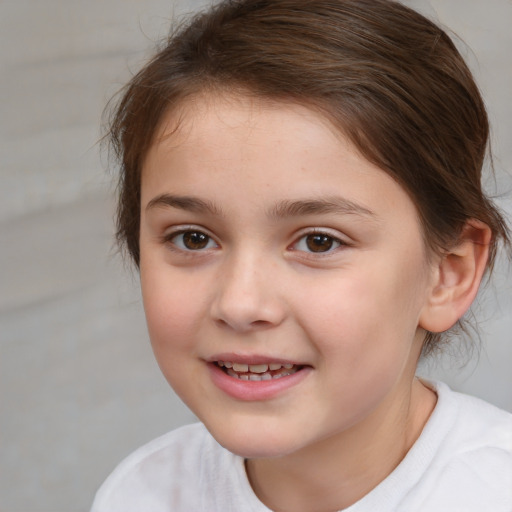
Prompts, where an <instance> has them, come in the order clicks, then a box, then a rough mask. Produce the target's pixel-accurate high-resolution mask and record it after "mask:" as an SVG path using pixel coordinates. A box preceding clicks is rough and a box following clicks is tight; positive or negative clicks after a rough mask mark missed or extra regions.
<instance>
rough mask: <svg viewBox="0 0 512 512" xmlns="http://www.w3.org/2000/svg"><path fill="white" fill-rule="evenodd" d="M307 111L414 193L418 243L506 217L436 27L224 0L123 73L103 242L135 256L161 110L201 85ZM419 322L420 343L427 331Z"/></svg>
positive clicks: (494, 225)
mask: <svg viewBox="0 0 512 512" xmlns="http://www.w3.org/2000/svg"><path fill="white" fill-rule="evenodd" d="M216 92H217V93H218V92H222V93H226V92H227V93H234V94H251V95H254V96H256V97H259V98H263V99H269V100H272V101H285V102H296V103H299V104H302V105H306V106H309V107H311V108H313V109H316V110H317V111H319V112H320V113H322V114H323V115H324V116H326V118H327V119H329V120H330V121H331V122H332V123H333V125H334V126H335V127H336V128H338V129H339V130H340V131H341V132H342V133H343V134H344V135H345V136H346V137H348V139H349V140H350V141H351V142H352V143H353V144H354V146H355V147H356V148H357V149H358V150H359V151H360V153H361V154H362V155H363V156H364V157H365V158H367V159H368V160H369V161H370V162H372V163H374V164H376V165H377V166H378V167H380V168H381V169H383V170H384V171H385V172H387V173H388V174H389V175H391V176H392V177H393V178H394V179H395V180H396V181H397V182H398V183H399V184H400V185H401V186H402V187H403V188H404V189H405V190H406V192H407V193H408V194H409V196H410V197H411V199H412V201H413V202H414V203H415V205H416V208H417V211H418V215H419V219H420V221H421V225H422V228H423V235H424V240H425V245H426V247H427V249H428V251H427V252H428V253H429V254H438V255H439V254H442V253H443V252H444V251H446V250H448V249H449V248H450V247H452V246H453V245H454V244H456V243H457V241H458V240H459V237H460V235H461V232H462V229H463V227H464V225H465V224H466V222H468V221H469V220H470V219H476V220H479V221H481V222H483V223H485V224H486V225H488V226H489V227H490V229H491V231H492V234H493V236H492V242H491V246H490V257H489V262H488V268H489V269H491V268H492V265H493V262H494V258H495V254H496V247H497V244H498V242H499V240H500V239H501V240H503V241H504V242H505V243H506V244H510V237H509V232H508V228H507V225H506V222H505V220H504V218H503V217H502V215H501V214H500V212H499V210H498V209H497V208H496V207H495V206H494V205H493V203H492V202H491V200H490V199H489V198H487V196H486V195H485V193H484V192H483V190H482V185H481V172H482V166H483V162H484V158H485V155H486V151H487V144H488V137H489V123H488V118H487V113H486V109H485V106H484V103H483V100H482V98H481V95H480V93H479V90H478V87H477V86H476V84H475V82H474V80H473V77H472V75H471V72H470V71H469V69H468V67H467V66H466V64H465V62H464V60H463V58H462V57H461V56H460V54H459V52H458V51H457V49H456V47H455V45H454V44H453V42H452V41H451V40H450V38H449V37H448V36H447V35H446V33H445V32H443V30H441V28H439V27H438V26H437V25H435V24H434V23H432V22H431V21H429V20H428V19H426V18H425V17H423V16H422V15H420V14H419V13H417V12H415V11H413V10H412V9H409V8H408V7H405V6H404V5H402V4H400V3H398V2H395V1H392V0H225V1H222V2H220V3H219V4H217V5H216V6H214V7H212V8H210V9H209V10H207V11H205V12H203V13H200V14H198V15H196V16H195V17H193V18H192V19H191V20H189V21H188V22H187V23H186V24H185V25H184V26H182V27H181V28H179V29H177V30H176V31H175V32H174V34H172V35H171V37H170V38H169V39H168V40H167V41H166V43H165V44H164V45H163V47H162V48H161V49H160V50H159V51H158V53H157V54H156V55H155V56H154V58H153V59H152V60H151V61H150V62H149V63H148V64H147V65H146V66H145V67H144V68H143V69H142V70H141V71H140V72H139V73H138V74H137V75H136V76H134V77H133V79H132V80H131V81H130V83H129V84H128V85H127V87H126V89H125V90H124V91H123V94H122V96H121V99H120V101H119V103H118V104H117V105H116V106H115V109H114V110H113V114H112V118H111V122H110V124H109V138H110V142H111V145H112V147H113V149H114V152H115V155H116V157H117V158H118V160H119V163H120V168H121V172H120V176H119V202H118V210H117V240H118V242H119V243H120V245H121V246H122V247H125V248H126V249H127V251H128V253H129V254H130V256H131V258H132V259H133V261H134V262H135V264H136V265H137V266H138V264H139V257H140V253H139V229H140V207H141V205H140V189H141V174H142V168H143V163H144V159H145V156H146V154H147V152H148V150H149V148H150V146H151V144H152V143H153V141H154V138H155V134H156V133H157V131H158V128H159V126H160V123H161V120H162V118H163V116H164V115H165V114H166V113H167V112H168V111H169V110H170V109H175V111H178V110H179V109H178V108H177V107H179V105H181V104H183V103H184V102H185V101H187V99H188V98H191V97H193V96H194V95H197V94H204V93H216ZM439 340H440V336H439V335H438V334H435V333H428V334H427V337H426V340H425V344H424V353H425V354H427V353H429V352H431V351H432V350H433V348H434V347H435V346H436V345H437V344H438V343H439Z"/></svg>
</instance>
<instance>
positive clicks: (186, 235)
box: [170, 230, 217, 251]
mask: <svg viewBox="0 0 512 512" xmlns="http://www.w3.org/2000/svg"><path fill="white" fill-rule="evenodd" d="M170 241H171V242H172V243H173V244H174V245H175V246H176V247H178V248H180V249H182V250H185V251H201V250H203V249H211V248H212V247H216V246H217V244H216V243H215V242H214V241H213V240H212V238H211V237H209V236H208V235H207V234H205V233H203V232H202V231H192V230H190V231H183V232H181V233H177V234H175V235H173V236H172V237H171V238H170Z"/></svg>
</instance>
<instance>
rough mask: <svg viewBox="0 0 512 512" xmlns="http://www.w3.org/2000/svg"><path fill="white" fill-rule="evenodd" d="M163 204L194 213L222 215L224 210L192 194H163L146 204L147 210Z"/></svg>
mask: <svg viewBox="0 0 512 512" xmlns="http://www.w3.org/2000/svg"><path fill="white" fill-rule="evenodd" d="M162 206H170V207H171V208H177V209H179V210H185V211H188V212H194V213H205V214H210V215H217V216H221V215H222V211H221V210H220V209H219V208H218V207H217V206H215V204H213V203H212V202H210V201H204V200H203V199H199V198H197V197H192V196H176V195H172V194H161V195H159V196H157V197H155V198H153V199H151V201H149V203H148V204H147V206H146V211H148V210H150V209H152V208H157V207H162Z"/></svg>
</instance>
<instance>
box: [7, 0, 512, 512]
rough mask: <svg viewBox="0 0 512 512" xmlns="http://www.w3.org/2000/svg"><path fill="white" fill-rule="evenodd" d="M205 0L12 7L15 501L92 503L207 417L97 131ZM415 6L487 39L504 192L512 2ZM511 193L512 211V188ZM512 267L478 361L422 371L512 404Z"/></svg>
mask: <svg viewBox="0 0 512 512" xmlns="http://www.w3.org/2000/svg"><path fill="white" fill-rule="evenodd" d="M199 3H200V2H199V1H197V2H193V1H190V0H189V1H188V2H187V1H185V0H183V1H175V2H174V3H172V2H171V1H170V0H165V1H164V0H144V1H135V0H130V1H128V0H124V1H123V0H102V1H99V0H91V1H89V2H85V1H78V0H74V1H69V0H39V1H36V0H11V1H8V0H7V1H6V0H4V1H3V2H1V3H0V58H1V61H0V65H1V73H0V98H1V111H0V129H1V137H0V154H1V158H0V162H1V164H0V347H1V357H0V454H1V457H0V464H1V466H0V474H1V479H0V510H2V511H4V512H22V511H23V512H27V511H33V512H36V511H37V512H42V511H52V512H56V511H62V512H64V511H65V512H70V511H85V510H87V508H88V506H89V505H90V503H91V500H92V497H93V494H94V491H95V489H96V488H97V486H98V485H99V484H100V483H101V482H102V480H103V479H104V478H105V476H106V475H107V474H108V472H109V471H110V470H111V469H112V467H113V466H114V465H115V464H116V463H117V462H118V461H119V460H120V459H121V458H122V457H123V456H125V455H126V454H127V453H128V452H129V451H131V450H132V449H134V448H135V447H137V446H138V445H140V444H142V443H143V442H145V441H147V440H149V439H151V438H153V437H155V436H157V435H159V434H161V433H163V432H165V431H167V430H169V429H171V428H173V427H175V426H178V425H180V424H182V423H186V422H190V421H193V417H192V415H191V414H190V413H189V412H188V411H187V410H186V409H185V407H184V406H183V405H181V403H180V402H179V400H178V399H177V398H176V397H175V395H174V394H173V393H172V391H171V390H170V389H169V388H168V386H167V384H166V383H165V381H164V379H163V377H161V376H160V374H159V371H158V368H157V366H156V364H155V363H154V361H153V358H152V354H151V351H150V348H149V344H148V341H147V335H146V332H145V328H144V320H143V314H142V308H141V303H140V299H139V293H138V284H137V278H136V276H131V275H130V273H129V272H126V271H124V270H123V266H122V263H121V261H120V260H119V258H118V257H117V256H115V254H114V251H113V250H112V232H113V229H112V223H111V216H112V186H111V184H110V177H109V176H108V174H107V173H106V172H105V170H104V169H105V161H104V160H105V158H103V161H102V159H101V158H100V156H99V148H98V145H97V140H98V137H99V133H100V132H99V125H100V116H101V111H102V108H103V106H104V104H105V102H106V100H107V99H108V98H109V97H110V96H111V95H112V94H113V93H114V92H115V91H116V90H117V89H118V88H119V86H120V85H121V84H122V83H123V82H124V81H125V80H126V79H127V77H128V76H129V70H136V69H137V68H138V67H139V66H140V64H141V63H142V62H143V61H144V59H145V57H146V56H147V51H148V49H149V48H151V46H152V44H153V42H154V41H155V40H156V39H158V38H159V37H161V36H163V35H165V33H166V32H167V26H168V22H169V20H170V19H171V18H172V16H173V14H176V13H180V12H183V11H184V10H186V9H193V8H195V7H196V6H198V5H199ZM408 3H410V4H411V5H414V6H416V7H419V8H421V9H422V10H423V11H424V12H426V13H427V14H428V15H430V16H433V17H435V18H437V19H438V20H440V21H441V22H442V23H444V24H445V25H447V26H449V27H451V28H452V29H453V30H454V31H455V32H456V33H458V34H459V35H460V36H461V37H462V38H463V39H464V40H465V41H466V42H467V43H468V44H469V46H470V47H471V48H472V50H473V52H471V51H470V50H469V49H465V50H464V52H465V53H466V54H467V56H468V58H469V60H470V62H471V65H472V67H473V69H474V70H475V72H476V74H477V76H478V78H479V81H480V85H481V88H482V90H483V92H484V95H485V97H486V99H487V104H488V106H489V109H490V112H491V117H492V120H493V124H494V149H495V153H496V156H497V158H496V166H497V168H498V172H499V177H498V184H499V190H500V191H504V190H505V188H507V187H508V188H509V189H510V188H512V180H511V179H510V178H508V177H507V176H506V173H505V172H504V170H505V169H508V170H510V169H511V167H512V144H511V140H512V122H511V119H512V102H511V94H510V91H511V90H512V65H511V57H510V55H511V52H512V32H511V31H510V24H511V22H512V3H511V2H510V1H509V0H487V1H485V2H484V1H483V0H431V1H430V2H428V1H427V0H425V1H419V0H418V1H414V2H408ZM501 204H502V205H503V207H504V208H505V209H507V210H508V211H509V212H512V202H511V196H510V195H509V196H508V199H507V198H505V199H503V200H501ZM503 268H504V267H503ZM498 270H499V274H498V279H497V280H496V283H495V285H494V287H492V288H489V290H488V291H487V293H485V294H484V296H483V300H482V303H483V306H482V309H483V311H482V313H481V316H483V317H484V318H486V319H488V320H487V321H486V322H484V323H483V329H482V332H483V338H484V346H485V351H484V352H483V353H482V355H481V357H480V359H479V361H477V360H474V361H473V362H471V363H469V364H468V365H467V366H466V367H465V368H464V369H463V370H459V369H458V368H457V367H456V366H457V365H456V364H454V363H451V362H450V360H448V362H444V364H440V365H438V366H437V367H436V368H433V367H432V366H431V367H430V368H424V369H422V372H423V374H430V375H441V376H443V378H445V379H446V380H448V381H449V382H450V383H451V384H452V385H454V386H455V387H456V388H457V389H462V390H466V391H468V392H471V393H473V394H476V395H478V396H481V397H484V398H486V399H488V400H490V401H492V402H494V403H496V404H498V405H500V406H502V407H504V408H507V409H509V410H512V393H511V389H512V372H510V366H511V363H512V343H511V335H510V333H511V332H512V318H511V316H512V303H511V302H512V300H511V296H512V290H511V289H512V285H511V280H510V273H509V274H508V275H506V274H505V271H504V270H503V269H502V268H501V267H500V268H499V269H498ZM443 367H444V369H443Z"/></svg>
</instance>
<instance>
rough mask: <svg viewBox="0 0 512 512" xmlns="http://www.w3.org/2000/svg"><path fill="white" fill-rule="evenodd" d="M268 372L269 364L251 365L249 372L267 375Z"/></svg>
mask: <svg viewBox="0 0 512 512" xmlns="http://www.w3.org/2000/svg"><path fill="white" fill-rule="evenodd" d="M267 370H268V364H251V365H249V371H251V372H252V373H265V372H266V371H267Z"/></svg>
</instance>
